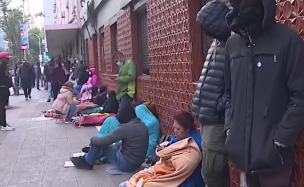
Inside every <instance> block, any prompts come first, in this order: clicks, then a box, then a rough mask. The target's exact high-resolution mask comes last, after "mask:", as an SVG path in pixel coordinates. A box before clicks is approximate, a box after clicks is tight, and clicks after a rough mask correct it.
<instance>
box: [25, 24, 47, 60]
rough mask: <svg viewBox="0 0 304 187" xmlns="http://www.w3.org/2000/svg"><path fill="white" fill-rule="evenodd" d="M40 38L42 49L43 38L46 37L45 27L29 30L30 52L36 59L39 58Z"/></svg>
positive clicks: (42, 47)
mask: <svg viewBox="0 0 304 187" xmlns="http://www.w3.org/2000/svg"><path fill="white" fill-rule="evenodd" d="M37 36H39V38H40V42H41V43H40V45H41V46H40V47H41V49H40V50H41V51H43V49H44V45H43V44H42V40H43V39H44V32H43V29H40V28H37V27H34V28H32V29H30V30H29V32H28V39H29V52H30V54H31V55H32V56H33V58H34V59H38V56H39V52H40V51H39V39H38V37H37Z"/></svg>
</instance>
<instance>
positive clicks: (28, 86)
mask: <svg viewBox="0 0 304 187" xmlns="http://www.w3.org/2000/svg"><path fill="white" fill-rule="evenodd" d="M22 86H23V87H22V88H23V92H24V96H25V98H28V97H29V96H30V95H31V92H32V84H31V82H27V81H22Z"/></svg>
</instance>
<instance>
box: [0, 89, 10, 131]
mask: <svg viewBox="0 0 304 187" xmlns="http://www.w3.org/2000/svg"><path fill="white" fill-rule="evenodd" d="M0 92H3V93H1V95H0V125H2V127H6V125H7V123H6V108H5V106H6V105H7V103H8V100H9V90H8V89H7V90H5V89H4V88H0ZM6 92H7V93H6Z"/></svg>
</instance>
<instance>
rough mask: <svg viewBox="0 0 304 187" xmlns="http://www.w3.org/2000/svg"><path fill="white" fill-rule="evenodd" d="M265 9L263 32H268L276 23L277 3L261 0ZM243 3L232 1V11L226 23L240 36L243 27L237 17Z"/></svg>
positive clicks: (273, 0)
mask: <svg viewBox="0 0 304 187" xmlns="http://www.w3.org/2000/svg"><path fill="white" fill-rule="evenodd" d="M261 1H262V3H263V7H264V18H263V22H262V29H263V31H265V30H267V28H268V27H269V26H270V25H271V24H272V23H275V15H276V8H277V5H276V1H275V0H261ZM241 2H242V1H239V0H230V4H231V6H232V10H231V11H230V12H229V13H228V14H227V15H226V22H227V24H228V26H229V27H230V29H231V30H232V31H233V32H235V33H238V34H241V29H240V28H241V26H240V25H239V22H238V21H237V16H238V13H239V11H238V10H239V8H240V6H241Z"/></svg>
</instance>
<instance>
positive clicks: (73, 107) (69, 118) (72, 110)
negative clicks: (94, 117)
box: [66, 105, 101, 121]
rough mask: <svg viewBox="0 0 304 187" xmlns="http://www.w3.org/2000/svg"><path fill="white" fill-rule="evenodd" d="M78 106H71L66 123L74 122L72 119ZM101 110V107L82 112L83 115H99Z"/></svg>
mask: <svg viewBox="0 0 304 187" xmlns="http://www.w3.org/2000/svg"><path fill="white" fill-rule="evenodd" d="M76 108H77V106H76V105H70V108H69V111H68V114H67V117H66V121H72V117H73V115H74V113H75V111H76ZM100 111H101V109H100V107H95V108H89V109H85V110H84V111H82V112H81V113H82V114H86V115H90V114H92V113H98V112H100Z"/></svg>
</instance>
